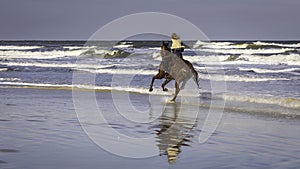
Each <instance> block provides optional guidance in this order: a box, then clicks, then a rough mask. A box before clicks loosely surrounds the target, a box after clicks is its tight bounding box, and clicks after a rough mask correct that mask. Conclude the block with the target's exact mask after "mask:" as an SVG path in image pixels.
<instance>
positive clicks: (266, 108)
mask: <svg viewBox="0 0 300 169" xmlns="http://www.w3.org/2000/svg"><path fill="white" fill-rule="evenodd" d="M0 89H25V90H26V89H33V90H43V91H47V90H55V91H59V90H63V91H70V92H96V93H110V92H118V93H120V94H122V93H124V94H125V93H129V94H134V95H143V96H147V95H156V96H162V97H163V96H168V97H170V98H171V95H172V94H170V93H166V94H165V95H163V94H164V92H162V93H152V94H151V93H141V92H138V91H120V90H113V89H110V88H107V89H88V88H80V87H57V86H50V87H43V86H0ZM179 96H180V95H179ZM199 99H200V100H199V104H197V105H195V104H192V103H184V104H187V105H190V106H199V108H204V109H210V108H212V109H221V110H222V109H223V110H224V112H234V113H241V114H243V113H246V114H252V115H260V116H266V117H272V118H283V119H300V114H299V113H298V112H299V110H300V109H297V108H287V107H283V106H280V105H273V104H265V103H252V102H243V101H242V102H239V101H226V100H223V101H224V102H225V106H224V107H223V106H219V105H213V104H211V101H212V100H213V98H212V97H211V96H209V97H205V96H200V98H199ZM214 99H220V98H214ZM177 100H178V103H180V99H177Z"/></svg>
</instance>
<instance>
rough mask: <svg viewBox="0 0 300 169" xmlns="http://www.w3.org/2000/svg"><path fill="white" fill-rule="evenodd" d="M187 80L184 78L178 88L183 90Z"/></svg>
mask: <svg viewBox="0 0 300 169" xmlns="http://www.w3.org/2000/svg"><path fill="white" fill-rule="evenodd" d="M186 82H187V80H184V81H183V82H182V84H181V87H180V90H183V89H184V87H185V85H186Z"/></svg>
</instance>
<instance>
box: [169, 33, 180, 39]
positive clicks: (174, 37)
mask: <svg viewBox="0 0 300 169" xmlns="http://www.w3.org/2000/svg"><path fill="white" fill-rule="evenodd" d="M171 38H172V39H180V37H179V36H178V35H177V34H176V33H172V35H171Z"/></svg>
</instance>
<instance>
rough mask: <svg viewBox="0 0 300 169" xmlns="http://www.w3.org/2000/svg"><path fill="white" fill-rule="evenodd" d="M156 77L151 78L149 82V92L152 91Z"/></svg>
mask: <svg viewBox="0 0 300 169" xmlns="http://www.w3.org/2000/svg"><path fill="white" fill-rule="evenodd" d="M156 76H157V75H155V76H153V77H152V81H151V84H150V88H149V92H152V91H153V83H154V80H155V78H156Z"/></svg>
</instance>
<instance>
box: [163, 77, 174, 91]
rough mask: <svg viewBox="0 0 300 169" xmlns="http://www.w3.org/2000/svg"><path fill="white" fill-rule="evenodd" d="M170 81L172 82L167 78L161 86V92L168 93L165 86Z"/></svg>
mask: <svg viewBox="0 0 300 169" xmlns="http://www.w3.org/2000/svg"><path fill="white" fill-rule="evenodd" d="M170 81H172V79H170V78H167V79H166V80H165V81H164V83H163V84H162V85H161V87H162V89H163V91H165V92H166V91H168V89H167V88H165V86H166V85H167V84H168V83H169V82H170Z"/></svg>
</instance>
